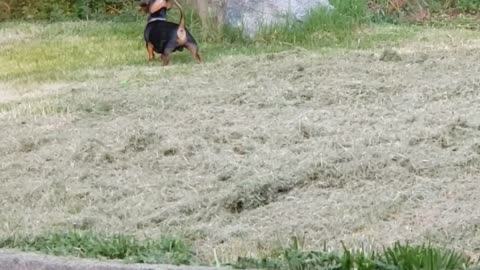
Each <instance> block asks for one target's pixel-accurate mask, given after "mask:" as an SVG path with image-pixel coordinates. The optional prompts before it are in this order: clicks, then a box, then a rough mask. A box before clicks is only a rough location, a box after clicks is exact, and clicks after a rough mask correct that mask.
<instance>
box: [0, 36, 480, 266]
mask: <svg viewBox="0 0 480 270" xmlns="http://www.w3.org/2000/svg"><path fill="white" fill-rule="evenodd" d="M479 47H480V39H479V35H478V33H475V32H469V31H458V32H452V31H439V30H429V31H426V32H422V33H421V34H420V35H418V36H416V37H415V38H414V39H413V41H409V42H407V43H405V44H403V45H401V46H399V47H398V48H396V49H395V50H394V52H390V53H388V54H384V55H383V56H382V53H383V50H368V51H341V50H337V51H335V52H332V53H330V54H328V55H324V54H319V53H315V52H311V51H306V50H300V49H297V50H289V51H285V52H282V53H275V54H273V53H272V54H262V55H258V56H256V57H250V56H235V57H224V58H222V59H220V60H218V61H216V62H213V63H207V64H205V65H201V66H194V65H190V64H188V65H176V66H172V67H168V68H162V67H160V66H149V67H146V66H137V67H122V68H121V69H112V70H105V69H98V70H97V69H92V70H90V71H89V72H92V73H95V74H96V75H97V77H98V78H97V79H95V80H91V81H87V82H84V83H75V82H72V81H69V82H66V83H64V84H63V83H62V82H55V83H54V84H52V83H44V84H41V85H30V86H28V85H27V86H25V85H23V86H19V84H15V83H12V82H6V81H4V82H3V83H2V88H1V90H0V91H1V95H0V96H2V100H0V125H1V126H2V128H1V129H0V153H1V154H0V172H1V173H0V207H1V209H2V211H0V236H1V237H5V236H10V235H14V234H20V235H22V234H40V233H41V232H43V231H46V230H63V229H79V230H95V231H101V232H108V233H115V232H121V233H128V234H131V233H133V234H136V235H137V236H138V237H140V238H142V237H145V236H148V237H156V236H160V235H163V234H165V233H177V234H181V235H183V236H184V237H187V238H188V239H189V240H191V241H193V243H194V247H195V250H196V251H197V252H199V254H200V256H201V257H202V258H204V259H205V258H206V259H207V260H209V259H212V256H213V255H212V254H213V250H214V249H215V251H216V254H217V258H218V260H220V261H231V258H232V257H236V256H239V255H240V256H242V255H249V254H250V253H253V254H254V255H255V254H256V255H258V254H262V251H263V250H266V249H269V246H270V245H271V244H273V243H274V242H275V241H276V240H279V239H283V238H284V237H285V236H286V235H290V234H292V233H295V232H296V233H302V234H304V235H305V237H306V240H307V243H308V245H309V246H322V245H323V243H324V242H327V243H329V244H330V245H333V246H335V245H338V244H339V243H340V242H339V241H340V240H343V241H345V243H347V244H352V245H359V244H366V245H372V246H378V245H380V244H388V243H392V242H394V241H396V240H409V241H413V242H424V241H432V242H435V243H440V244H447V245H448V246H449V247H453V248H460V249H465V250H466V251H468V252H470V253H472V254H474V253H476V252H478V250H476V248H477V247H478V246H479V244H480V234H479V231H478V217H479V216H480V210H479V208H478V207H477V205H478V201H479V199H480V190H479V185H478V181H477V180H478V179H477V178H478V174H479V171H480V140H479V138H480V107H479V106H478V104H479V103H478V102H479V98H480V97H479V92H478V88H479V86H480V82H479V77H478V74H480V70H479V65H478V62H479V60H480V55H479V54H478V51H479ZM395 54H398V55H397V56H394V57H392V55H395ZM387 56H388V57H387ZM184 69H185V70H186V71H185V72H184V71H183V70H184ZM83 72H85V71H83ZM102 74H104V76H102ZM49 86H56V87H53V88H56V90H55V91H49V90H48V89H49ZM19 88H22V89H19ZM41 88H43V89H45V91H40V92H39V91H38V89H41ZM53 88H52V89H53ZM30 90H31V91H30ZM36 91H37V92H36ZM28 93H30V95H28ZM4 97H9V98H4ZM252 247H255V248H253V249H252Z"/></svg>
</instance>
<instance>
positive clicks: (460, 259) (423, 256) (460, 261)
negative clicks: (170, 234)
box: [229, 238, 476, 270]
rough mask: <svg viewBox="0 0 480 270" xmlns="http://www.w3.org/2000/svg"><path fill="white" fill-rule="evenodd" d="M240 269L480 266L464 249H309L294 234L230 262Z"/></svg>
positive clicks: (417, 269) (431, 269) (382, 269)
mask: <svg viewBox="0 0 480 270" xmlns="http://www.w3.org/2000/svg"><path fill="white" fill-rule="evenodd" d="M229 266H232V267H233V268H236V269H277V270H283V269H285V270H287V269H288V270H310V269H312V270H313V269H320V270H321V269H325V270H327V269H328V270H333V269H338V270H460V269H476V268H474V267H475V264H474V263H473V262H472V261H471V259H470V258H469V257H467V256H465V255H463V254H461V253H458V252H455V251H452V250H448V249H441V248H438V247H434V246H431V245H420V246H414V245H408V244H400V243H398V242H397V243H395V244H394V245H393V246H392V247H388V248H385V249H384V250H383V251H382V252H378V253H376V252H367V251H365V250H354V251H352V250H349V249H347V248H346V247H344V250H343V251H342V252H332V251H328V250H327V249H326V248H325V249H324V250H323V251H307V250H304V249H303V248H302V246H301V242H300V241H299V240H298V239H297V238H294V241H293V243H292V244H291V246H289V247H287V248H284V249H281V250H278V251H276V252H273V253H272V254H271V255H269V256H266V257H264V258H260V259H252V258H239V259H238V261H237V262H236V263H233V264H229Z"/></svg>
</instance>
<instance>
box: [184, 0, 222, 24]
mask: <svg viewBox="0 0 480 270" xmlns="http://www.w3.org/2000/svg"><path fill="white" fill-rule="evenodd" d="M225 1H226V0H189V2H190V3H191V4H192V5H193V6H194V8H195V10H196V11H197V12H198V15H199V17H200V19H201V21H202V25H203V26H204V27H212V26H214V27H221V26H222V25H223V23H224V16H225Z"/></svg>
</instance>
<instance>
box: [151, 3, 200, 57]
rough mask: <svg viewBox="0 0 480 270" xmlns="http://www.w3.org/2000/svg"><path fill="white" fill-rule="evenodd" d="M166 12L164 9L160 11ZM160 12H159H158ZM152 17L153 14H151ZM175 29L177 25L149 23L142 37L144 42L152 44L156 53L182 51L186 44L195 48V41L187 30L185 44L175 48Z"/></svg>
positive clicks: (160, 22) (164, 22)
mask: <svg viewBox="0 0 480 270" xmlns="http://www.w3.org/2000/svg"><path fill="white" fill-rule="evenodd" d="M162 10H166V9H162ZM159 12H160V11H159ZM152 15H153V14H152ZM177 29H178V24H176V23H172V22H167V21H160V20H158V21H151V22H149V23H147V26H146V27H145V32H144V37H145V42H146V43H147V44H148V43H152V44H153V46H154V50H155V52H156V53H161V54H163V53H165V52H169V53H171V52H175V51H183V49H184V48H185V47H186V46H187V45H188V44H193V45H195V46H197V41H196V40H195V38H193V36H192V35H191V34H190V32H189V31H188V29H187V28H185V32H186V34H187V43H186V44H185V45H182V46H177Z"/></svg>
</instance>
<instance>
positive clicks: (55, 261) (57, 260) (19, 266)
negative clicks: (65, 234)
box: [0, 250, 228, 270]
mask: <svg viewBox="0 0 480 270" xmlns="http://www.w3.org/2000/svg"><path fill="white" fill-rule="evenodd" d="M215 269H217V270H218V269H221V270H226V269H228V268H212V267H200V266H198V267H196V266H172V265H150V264H125V263H121V262H117V261H114V262H107V261H99V260H91V259H80V258H72V257H56V256H50V255H41V254H36V253H26V252H17V251H13V250H0V270H215Z"/></svg>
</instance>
